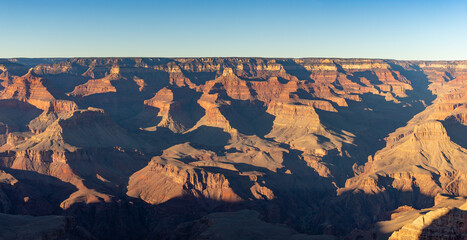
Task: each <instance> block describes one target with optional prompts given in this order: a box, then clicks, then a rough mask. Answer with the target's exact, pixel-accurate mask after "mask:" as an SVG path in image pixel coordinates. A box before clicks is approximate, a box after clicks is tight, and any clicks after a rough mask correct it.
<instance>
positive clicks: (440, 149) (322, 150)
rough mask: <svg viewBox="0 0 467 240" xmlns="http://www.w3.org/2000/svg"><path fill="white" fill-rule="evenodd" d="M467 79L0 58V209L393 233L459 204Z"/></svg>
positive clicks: (103, 224)
mask: <svg viewBox="0 0 467 240" xmlns="http://www.w3.org/2000/svg"><path fill="white" fill-rule="evenodd" d="M39 62H40V61H39ZM466 81H467V62H465V61H439V62H422V61H396V60H372V59H263V58H177V59H168V58H138V59H135V58H77V59H66V60H53V59H52V60H51V59H49V60H47V63H44V64H38V65H35V66H32V67H31V68H28V67H26V66H25V65H23V64H22V60H21V59H18V60H2V61H0V83H1V87H0V165H1V167H2V170H1V171H0V176H1V177H0V183H1V184H2V185H0V212H1V213H5V214H9V215H12V216H16V215H25V214H29V215H62V216H66V217H63V219H62V217H60V218H57V219H60V221H57V222H55V224H54V225H53V226H55V229H52V230H50V231H52V232H54V234H52V235H53V236H57V237H63V236H64V235H63V234H71V235H73V234H77V233H76V231H75V230H76V229H77V228H79V229H81V230H80V231H79V232H80V233H79V234H81V235H80V236H84V235H86V236H88V237H89V239H93V238H92V237H95V238H97V239H109V238H110V237H112V236H113V237H115V233H113V232H111V231H110V230H109V229H118V230H116V231H117V232H118V233H119V234H121V236H127V237H128V236H131V233H132V232H138V235H134V236H133V237H135V238H136V237H148V238H156V239H157V238H162V237H163V236H164V237H165V238H167V239H177V238H176V236H182V235H183V234H185V235H183V236H186V234H188V233H187V232H189V234H188V235H190V234H191V236H193V239H199V238H196V237H197V236H198V237H199V236H201V235H202V234H203V232H205V233H207V232H209V233H210V234H211V233H212V232H213V231H214V232H215V231H223V230H222V228H220V229H221V230H214V229H213V228H212V226H219V225H217V224H220V223H223V222H224V221H227V220H225V219H228V218H232V221H237V220H238V219H239V218H242V217H243V216H253V217H254V218H255V219H256V217H255V216H257V215H255V214H256V213H254V212H249V211H243V212H240V213H239V214H227V213H226V214H220V215H215V214H214V215H212V214H210V213H212V212H225V211H236V210H241V209H250V210H252V211H256V212H258V213H259V214H260V215H261V216H263V218H262V220H259V219H258V220H257V221H256V220H255V221H252V226H251V231H256V230H253V229H257V228H256V227H258V228H259V226H260V225H261V227H264V228H269V225H267V224H269V223H281V224H287V227H289V228H293V229H294V230H292V229H289V230H290V231H292V232H288V233H287V234H286V233H285V232H283V231H286V228H284V229H282V228H280V229H282V230H281V232H280V233H277V234H279V235H280V236H292V235H295V234H298V232H302V233H307V234H313V235H320V236H321V237H323V236H322V235H323V234H327V235H335V236H348V237H349V238H352V237H354V238H358V237H359V236H360V237H364V236H370V235H371V234H373V232H372V231H376V230H374V229H373V226H375V224H377V222H380V221H383V220H388V219H387V216H391V214H395V213H394V212H393V211H396V210H397V209H398V210H397V214H399V215H397V216H400V217H401V219H402V218H404V219H406V220H407V222H403V223H402V222H401V223H400V224H399V225H400V227H398V228H394V227H391V228H388V227H386V228H385V229H390V230H387V231H386V230H385V232H384V234H389V233H392V232H394V231H397V230H400V229H402V230H400V231H399V233H397V234H399V235H397V234H396V235H397V236H399V238H401V237H400V236H402V235H401V234H403V233H404V232H405V231H406V230H403V229H404V228H402V226H404V225H405V224H412V225H413V224H414V223H412V221H414V220H415V219H412V218H411V217H412V215H407V214H409V213H408V212H412V213H410V214H413V217H415V214H414V212H413V211H416V210H417V209H422V208H430V207H433V208H436V209H438V208H440V209H441V208H444V207H451V208H453V207H459V206H461V205H460V204H457V203H458V202H456V205H452V204H451V202H449V201H447V202H446V201H444V200H443V204H445V205H446V206H445V205H440V203H436V202H435V201H434V199H435V198H440V196H442V194H450V195H452V196H454V197H458V198H457V200H458V201H462V199H463V198H462V197H467V150H466V146H467V139H466V137H465V136H467V132H466V129H467V128H466V123H467V108H466V103H467V97H466V93H467V92H466V90H467V87H466ZM443 196H444V195H443ZM24 199H27V201H26V200H24ZM435 203H436V204H435ZM450 204H451V205H450ZM433 205H435V206H433ZM401 209H402V210H404V211H402V210H401ZM407 209H408V210H410V211H406V210H407ZM417 211H418V210H417ZM430 211H431V210H430ZM436 211H438V210H436ZM439 211H440V212H443V213H444V212H446V211H447V210H439ZM406 212H407V213H406ZM422 212H423V211H422ZM417 214H418V213H417ZM419 214H423V213H419ZM456 214H457V213H456ZM432 215H433V216H435V215H436V216H438V215H437V214H434V213H433V214H431V215H430V216H432ZM441 215H442V216H444V215H445V214H441ZM441 215H439V216H441ZM458 215H459V216H463V215H462V214H457V215H455V216H456V217H458ZM394 216H395V215H394ZM418 216H419V215H417V217H418ZM420 216H421V215H420ZM1 217H2V216H0V218H1ZM8 217H11V216H8ZM203 217H206V219H207V220H206V219H205V220H206V221H208V222H209V224H206V222H205V221H204V220H199V221H198V219H201V218H203ZM428 217H429V216H427V218H428ZM68 218H70V219H72V220H67V219H68ZM38 219H40V218H37V219H35V218H28V220H27V221H31V222H35V221H38ZM449 219H451V218H449ZM456 219H457V218H456ZM263 220H264V221H266V222H269V223H265V222H262V221H263ZM409 220H410V221H409ZM25 221H26V220H25ZM203 221H204V222H203ZM420 221H421V220H420ZM430 221H431V220H430ZM433 221H434V220H433ZM97 223H99V224H97ZM264 224H266V225H264ZM436 224H438V225H439V224H441V225H442V223H439V222H436ZM221 225H222V224H221ZM383 225H384V224H383ZM399 225H397V226H399ZM438 225H437V226H438ZM199 226H205V227H203V228H202V227H199ZM209 226H211V227H209ZM222 226H224V225H222ZM384 226H386V225H384ZM410 226H411V225H410ZM410 226H408V227H406V228H405V229H407V228H410ZM417 226H418V225H417ZM231 227H234V226H231ZM425 227H428V226H425V225H423V226H422V227H421V228H420V229H419V230H420V234H419V235H423V234H424V233H423V234H422V232H423V229H424V228H425ZM57 229H58V230H57ZM216 229H217V228H216ZM289 230H287V231H289ZM48 231H49V230H48ZM244 231H248V230H245V229H244ZM295 231H297V232H295ZM381 231H382V230H381ZM380 233H381V234H383V232H380ZM380 233H375V234H380ZM60 234H62V235H60ZM83 234H84V235H83ZM180 234H182V235H180ZM281 234H284V235H281ZM365 234H370V235H365ZM52 235H50V236H52ZM396 235H394V236H395V237H394V239H399V238H397V237H396ZM67 236H69V235H67ZM73 236H74V235H73ZM210 236H211V235H210ZM130 238H131V237H130Z"/></svg>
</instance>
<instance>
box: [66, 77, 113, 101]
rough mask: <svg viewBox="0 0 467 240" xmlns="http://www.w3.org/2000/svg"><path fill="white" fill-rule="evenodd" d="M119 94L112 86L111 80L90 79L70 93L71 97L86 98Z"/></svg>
mask: <svg viewBox="0 0 467 240" xmlns="http://www.w3.org/2000/svg"><path fill="white" fill-rule="evenodd" d="M108 92H117V89H116V88H115V87H114V86H113V85H112V83H111V81H110V79H108V78H101V79H90V80H89V81H87V82H86V83H84V84H82V85H78V86H76V87H75V89H74V90H73V91H72V92H70V93H68V94H69V95H71V96H78V97H86V96H89V95H93V94H99V93H108Z"/></svg>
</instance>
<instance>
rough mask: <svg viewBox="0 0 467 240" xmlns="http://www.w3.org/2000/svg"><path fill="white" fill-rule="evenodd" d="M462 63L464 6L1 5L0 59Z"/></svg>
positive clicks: (383, 0)
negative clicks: (318, 59)
mask: <svg viewBox="0 0 467 240" xmlns="http://www.w3.org/2000/svg"><path fill="white" fill-rule="evenodd" d="M75 56H76V57H85V56H90V57H98V56H109V57H112V56H119V57H137V56H140V57H149V56H152V57H156V56H160V57H181V56H186V57H192V56H246V57H249V56H259V57H368V58H395V59H427V60H430V59H431V60H437V59H446V60H449V59H459V60H467V1H466V0H458V1H455V0H439V1H434V0H424V1H422V0H420V1H418V0H390V1H389V0H365V1H364V0H355V1H353V0H340V1H339V0H283V1H278V0H268V1H266V0H264V1H263V0H237V1H222V0H217V1H214V0H180V1H176V0H165V1H158V0H154V1H145V0H127V1H124V0H113V1H100V0H93V1H90V0H41V1H40V0H0V57H75Z"/></svg>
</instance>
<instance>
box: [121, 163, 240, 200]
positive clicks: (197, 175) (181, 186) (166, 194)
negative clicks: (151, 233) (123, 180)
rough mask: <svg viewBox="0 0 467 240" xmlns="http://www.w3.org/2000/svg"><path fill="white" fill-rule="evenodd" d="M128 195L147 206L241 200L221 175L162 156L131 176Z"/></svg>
mask: <svg viewBox="0 0 467 240" xmlns="http://www.w3.org/2000/svg"><path fill="white" fill-rule="evenodd" d="M156 189H157V191H155V190H156ZM127 195H128V196H131V197H138V198H140V199H142V200H143V201H145V202H148V203H150V204H160V203H163V202H166V201H168V200H170V199H174V198H190V197H191V198H193V197H195V198H199V199H211V200H216V201H223V202H238V201H241V200H242V199H241V198H240V197H239V196H238V195H237V194H236V193H235V192H234V191H233V190H232V188H231V187H230V183H229V181H228V180H227V179H226V177H225V176H224V175H222V174H220V173H211V172H206V171H204V170H203V169H202V168H198V167H194V166H190V165H187V164H184V163H183V162H180V161H177V160H166V159H164V158H161V157H155V158H153V159H152V160H151V162H150V163H149V164H148V166H146V167H145V168H143V169H141V170H140V171H138V172H136V173H135V174H133V175H132V176H131V177H130V180H129V183H128V193H127Z"/></svg>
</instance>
